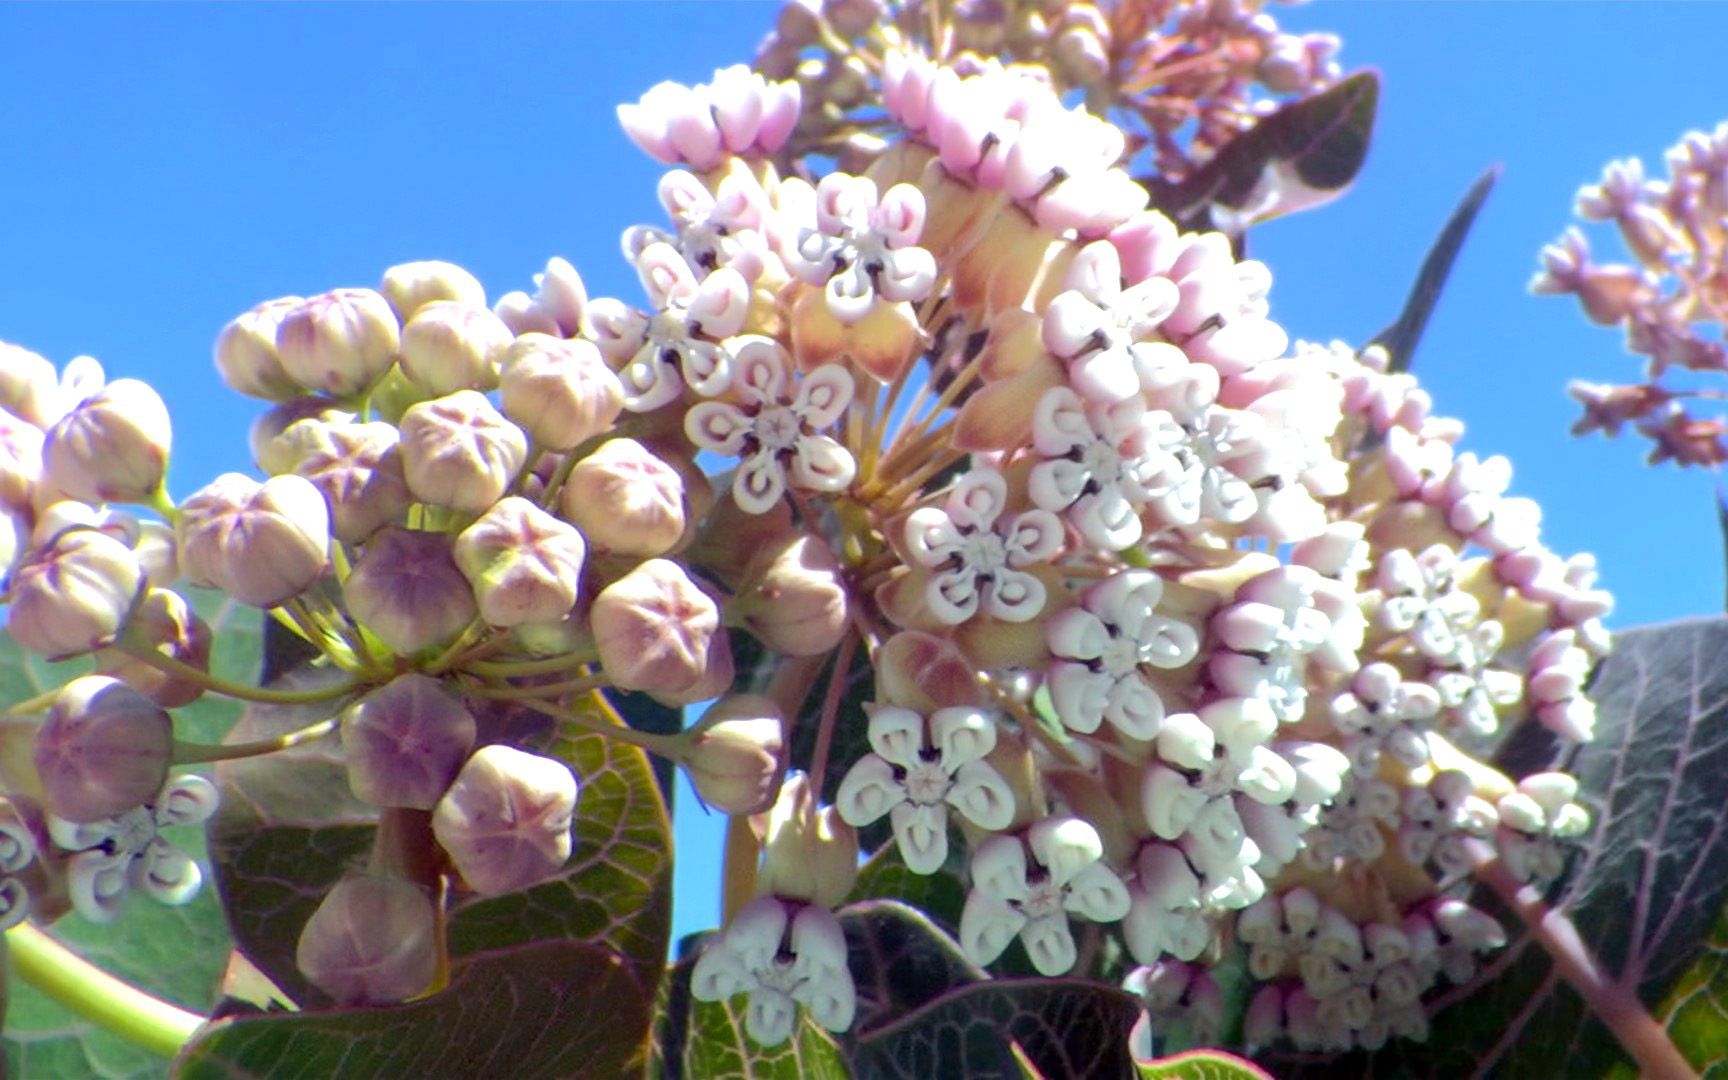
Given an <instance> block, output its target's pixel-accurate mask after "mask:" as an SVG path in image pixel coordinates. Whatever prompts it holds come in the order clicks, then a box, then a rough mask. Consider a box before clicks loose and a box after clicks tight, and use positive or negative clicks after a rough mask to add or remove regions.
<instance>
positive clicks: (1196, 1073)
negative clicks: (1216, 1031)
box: [1140, 1050, 1272, 1080]
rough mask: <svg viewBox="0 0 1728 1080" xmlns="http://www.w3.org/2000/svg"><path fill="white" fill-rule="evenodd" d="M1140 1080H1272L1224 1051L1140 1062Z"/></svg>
mask: <svg viewBox="0 0 1728 1080" xmlns="http://www.w3.org/2000/svg"><path fill="white" fill-rule="evenodd" d="M1140 1080H1272V1074H1271V1073H1269V1072H1267V1071H1266V1070H1265V1069H1262V1068H1261V1067H1260V1066H1258V1065H1256V1064H1254V1063H1253V1062H1252V1061H1248V1060H1247V1059H1245V1058H1239V1057H1237V1056H1236V1055H1235V1054H1230V1053H1226V1052H1224V1051H1223V1050H1188V1051H1185V1052H1183V1053H1180V1054H1171V1055H1170V1056H1169V1057H1162V1058H1159V1059H1157V1060H1156V1061H1143V1062H1141V1063H1140Z"/></svg>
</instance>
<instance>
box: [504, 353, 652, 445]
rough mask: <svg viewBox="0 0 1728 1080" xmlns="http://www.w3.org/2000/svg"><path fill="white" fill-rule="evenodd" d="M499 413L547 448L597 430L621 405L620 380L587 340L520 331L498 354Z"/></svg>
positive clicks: (607, 423)
mask: <svg viewBox="0 0 1728 1080" xmlns="http://www.w3.org/2000/svg"><path fill="white" fill-rule="evenodd" d="M499 390H500V391H501V392H502V393H501V397H502V399H503V402H504V415H505V416H508V417H509V418H510V419H512V420H514V421H515V422H516V423H518V424H520V425H522V429H523V430H524V431H526V432H528V434H529V435H532V436H533V437H534V441H535V442H537V443H539V444H540V445H541V446H543V447H545V448H547V449H548V450H569V449H570V448H572V447H574V446H576V445H577V444H578V443H582V442H586V441H587V440H589V439H592V438H593V437H594V436H596V435H603V434H605V433H606V432H607V431H608V430H610V429H611V427H612V422H613V421H614V420H616V419H618V414H619V413H620V412H622V411H623V410H624V385H623V384H622V383H620V382H619V381H618V376H617V375H615V374H613V373H612V369H611V368H609V367H607V366H606V360H605V358H604V357H602V356H601V355H600V350H599V349H598V348H596V347H595V346H594V343H593V342H591V341H583V340H580V339H577V340H571V341H565V340H563V339H562V338H555V337H551V336H549V335H546V334H524V335H522V336H521V337H520V338H518V339H516V343H515V344H514V345H512V346H510V351H509V352H507V353H506V354H505V355H504V373H503V376H502V378H501V380H500V382H499Z"/></svg>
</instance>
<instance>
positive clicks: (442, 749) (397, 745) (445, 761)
mask: <svg viewBox="0 0 1728 1080" xmlns="http://www.w3.org/2000/svg"><path fill="white" fill-rule="evenodd" d="M474 734H475V723H474V715H473V714H472V713H470V712H469V711H468V710H467V708H466V707H464V706H463V704H462V702H461V701H459V700H457V699H456V698H455V697H454V696H452V695H451V694H450V693H449V692H448V691H446V690H445V689H444V688H443V687H442V686H441V685H440V684H439V683H438V680H436V679H432V678H428V677H427V676H425V675H418V674H408V675H399V676H397V677H396V678H395V679H393V680H392V681H391V682H390V683H388V684H387V685H385V686H383V687H381V688H380V689H377V690H374V691H372V692H371V693H370V694H367V695H366V696H365V697H363V698H361V699H360V700H359V701H357V702H355V703H354V704H353V705H350V706H349V707H348V708H347V710H346V711H344V712H343V713H342V753H343V756H344V757H345V758H346V759H347V762H348V786H349V787H350V788H352V789H353V791H354V794H355V796H356V797H358V798H361V799H365V800H366V801H367V802H369V803H371V804H372V805H374V806H410V807H414V808H415V809H418V810H430V809H432V808H433V807H434V806H436V805H437V804H438V800H439V799H440V798H442V797H443V795H444V792H445V791H447V790H448V789H449V787H450V782H451V781H453V780H455V779H456V773H457V771H458V770H460V769H461V768H462V762H463V760H464V759H465V758H467V756H468V751H469V750H471V749H472V748H473V746H474Z"/></svg>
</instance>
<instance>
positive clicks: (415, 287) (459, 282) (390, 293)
mask: <svg viewBox="0 0 1728 1080" xmlns="http://www.w3.org/2000/svg"><path fill="white" fill-rule="evenodd" d="M378 291H379V293H381V294H382V295H383V297H384V300H385V302H386V303H388V304H389V305H390V308H391V310H393V311H395V312H396V318H398V319H399V320H401V321H402V322H404V323H406V322H407V321H408V320H409V319H412V318H413V317H414V315H415V313H416V312H418V311H419V310H420V309H421V308H423V307H425V306H426V305H427V304H431V303H435V302H436V301H439V300H455V301H456V302H458V303H461V304H466V305H467V306H469V307H485V306H486V290H485V289H484V288H482V287H481V285H480V280H479V279H478V278H476V277H475V276H474V275H473V274H470V273H469V272H468V271H466V270H464V269H462V268H461V267H460V266H457V265H456V264H455V263H447V262H439V261H438V260H436V259H426V260H423V261H421V262H408V263H401V264H400V265H397V266H392V267H391V268H390V269H388V270H386V271H384V280H383V281H382V282H380V283H379V285H378Z"/></svg>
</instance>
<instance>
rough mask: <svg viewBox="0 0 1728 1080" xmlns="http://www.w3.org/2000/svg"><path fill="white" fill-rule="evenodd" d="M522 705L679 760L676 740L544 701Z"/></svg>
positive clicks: (596, 732) (598, 733)
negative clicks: (610, 722)
mask: <svg viewBox="0 0 1728 1080" xmlns="http://www.w3.org/2000/svg"><path fill="white" fill-rule="evenodd" d="M522 704H524V705H526V706H527V707H528V708H530V709H533V710H534V711H535V712H540V713H545V714H546V715H547V716H550V717H551V718H552V719H554V720H557V721H560V722H561V723H565V724H570V725H572V726H574V727H579V728H582V729H583V730H584V731H591V732H593V733H594V734H596V735H603V736H605V737H606V738H608V739H617V740H619V741H620V742H627V743H629V744H630V745H632V746H638V747H641V748H642V749H643V750H646V751H648V752H649V753H651V754H658V755H660V756H661V757H663V758H666V759H668V760H672V761H675V760H677V759H676V757H674V755H675V754H676V753H677V750H678V742H677V740H676V739H673V738H670V737H668V736H665V735H656V734H654V733H653V732H651V731H637V730H636V729H635V728H633V727H627V726H625V725H623V724H609V723H607V722H605V721H604V720H596V719H594V718H593V717H591V716H584V715H582V714H581V713H580V712H577V711H576V710H574V709H565V708H561V707H559V706H557V705H552V704H548V703H547V702H544V701H524V702H523V703H522Z"/></svg>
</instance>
